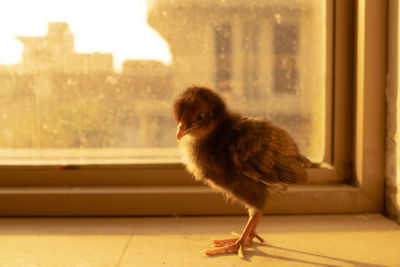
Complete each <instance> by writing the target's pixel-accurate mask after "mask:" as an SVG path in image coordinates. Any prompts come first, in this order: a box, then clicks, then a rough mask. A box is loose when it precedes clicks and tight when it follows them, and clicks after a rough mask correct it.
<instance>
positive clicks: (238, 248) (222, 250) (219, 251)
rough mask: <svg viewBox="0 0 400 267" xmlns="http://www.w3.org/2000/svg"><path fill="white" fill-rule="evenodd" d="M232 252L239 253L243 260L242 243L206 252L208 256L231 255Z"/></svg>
mask: <svg viewBox="0 0 400 267" xmlns="http://www.w3.org/2000/svg"><path fill="white" fill-rule="evenodd" d="M231 252H238V253H239V254H240V255H239V256H241V258H243V244H242V242H239V241H237V242H235V243H233V244H230V245H226V246H223V247H220V248H217V249H213V250H207V251H206V255H209V256H211V255H218V254H225V253H231Z"/></svg>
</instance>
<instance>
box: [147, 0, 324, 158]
mask: <svg viewBox="0 0 400 267" xmlns="http://www.w3.org/2000/svg"><path fill="white" fill-rule="evenodd" d="M148 7H149V8H148V23H149V24H150V25H151V26H152V27H153V28H154V29H155V30H157V31H158V32H159V33H160V34H161V36H162V37H163V38H164V39H165V40H166V41H167V42H168V44H169V47H170V51H171V54H172V59H173V60H172V62H173V63H172V66H171V68H172V73H173V90H174V93H173V94H174V95H176V94H178V92H180V91H182V90H183V89H184V88H185V87H187V86H188V85H192V84H200V85H208V86H211V87H212V88H216V89H217V90H218V91H220V92H221V93H222V94H223V95H224V96H225V98H226V99H228V100H229V102H230V106H231V107H232V108H233V109H235V110H239V111H241V112H244V113H246V114H249V115H253V116H265V115H267V116H268V117H270V118H272V119H273V120H274V121H275V122H277V123H278V124H280V125H281V126H284V127H285V128H286V129H288V130H290V131H291V132H293V133H295V135H296V133H298V134H300V135H303V136H297V138H296V139H297V140H299V142H300V143H302V144H301V146H302V147H303V148H304V147H307V148H308V149H311V148H310V145H309V144H310V143H311V141H310V139H313V141H312V142H313V143H315V144H318V145H320V144H321V142H322V138H324V137H323V133H321V129H323V128H324V127H323V126H322V127H321V121H323V120H324V114H325V89H324V88H325V85H326V84H325V81H326V79H325V64H326V63H325V56H326V54H325V46H326V45H325V40H326V38H325V36H324V34H325V25H324V23H325V10H324V8H323V7H324V4H321V3H316V1H299V0H288V1H278V0H268V1H266V0H255V1H247V0H235V1H226V0H185V1H176V0H148ZM300 132H303V133H300ZM318 145H317V147H315V148H313V149H314V150H315V149H317V150H320V149H321V148H320V147H319V148H318ZM311 150H312V149H311ZM309 151H310V150H309ZM310 153H314V152H310Z"/></svg>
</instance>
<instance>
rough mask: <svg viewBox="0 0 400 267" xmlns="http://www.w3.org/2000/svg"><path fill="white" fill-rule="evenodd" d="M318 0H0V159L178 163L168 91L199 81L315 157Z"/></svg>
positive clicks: (321, 76) (320, 112) (321, 92)
mask: <svg viewBox="0 0 400 267" xmlns="http://www.w3.org/2000/svg"><path fill="white" fill-rule="evenodd" d="M325 9H326V4H325V3H324V2H323V1H312V0H288V1H278V0H257V1H245V0H232V1H228V0H226V1H223V0H217V1H216V0H147V1H146V0H135V1H125V0H113V1H105V0H102V1H99V0H97V1H92V0H87V1H86V0H85V1H80V0H68V1H67V0H65V1H64V0H58V1H47V0H34V1H26V0H3V1H1V2H0V102H1V103H0V125H1V127H0V164H3V165H4V164H11V165H14V164H93V163H95V164H96V163H98V164H113V163H143V162H151V163H157V162H161V163H162V162H179V161H180V153H179V151H178V150H177V146H176V144H177V143H176V140H175V127H176V123H175V121H174V117H173V114H172V104H173V101H174V99H175V97H176V96H177V95H178V94H179V93H180V92H181V91H182V90H184V89H185V88H186V87H187V86H189V85H193V84H198V85H205V86H209V87H212V88H214V89H215V90H217V91H218V92H220V93H221V94H222V95H223V97H224V98H225V99H226V101H227V102H228V105H229V106H230V107H231V109H233V110H235V111H239V112H241V113H243V114H246V115H249V116H255V117H263V118H266V119H270V120H272V121H274V122H275V123H276V124H278V125H280V126H281V127H283V128H285V129H287V130H288V131H289V132H290V133H291V134H292V136H293V137H294V138H295V140H296V142H297V143H298V145H299V147H300V150H301V151H302V152H303V153H304V154H306V155H307V156H309V157H310V158H311V159H312V160H314V161H321V160H322V158H323V155H324V151H325V149H324V144H325V140H324V138H325V101H326V100H325V95H326V85H325V84H326V81H325V79H326V75H325V72H326V70H325V65H326V51H325V46H326V30H325V29H326V22H325V17H326V16H325V14H326V10H325Z"/></svg>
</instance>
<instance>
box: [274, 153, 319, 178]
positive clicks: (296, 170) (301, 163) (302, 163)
mask: <svg viewBox="0 0 400 267" xmlns="http://www.w3.org/2000/svg"><path fill="white" fill-rule="evenodd" d="M301 157H302V158H300V159H299V158H297V157H281V158H278V159H277V160H276V162H275V166H274V169H275V170H276V172H277V173H278V179H279V181H280V182H282V183H286V184H304V183H306V182H307V181H308V174H307V172H306V171H305V169H304V167H306V166H307V167H308V166H311V162H310V161H309V160H308V159H307V158H306V157H304V156H301Z"/></svg>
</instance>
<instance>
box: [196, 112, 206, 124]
mask: <svg viewBox="0 0 400 267" xmlns="http://www.w3.org/2000/svg"><path fill="white" fill-rule="evenodd" d="M205 117H206V114H205V113H203V112H202V113H200V114H199V115H197V118H196V120H197V121H198V122H202V121H204V119H205Z"/></svg>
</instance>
